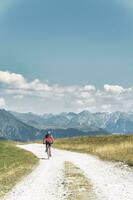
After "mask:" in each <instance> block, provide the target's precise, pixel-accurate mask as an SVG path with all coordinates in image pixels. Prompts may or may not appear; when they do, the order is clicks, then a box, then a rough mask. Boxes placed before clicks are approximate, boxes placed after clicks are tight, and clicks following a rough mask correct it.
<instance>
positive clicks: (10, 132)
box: [0, 110, 106, 141]
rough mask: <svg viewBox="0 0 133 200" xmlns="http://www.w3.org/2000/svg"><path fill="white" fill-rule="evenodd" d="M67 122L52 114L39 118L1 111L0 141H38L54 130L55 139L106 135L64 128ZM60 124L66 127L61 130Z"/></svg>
mask: <svg viewBox="0 0 133 200" xmlns="http://www.w3.org/2000/svg"><path fill="white" fill-rule="evenodd" d="M19 116H21V117H19ZM68 118H69V120H70V118H71V117H70V116H69V117H68ZM49 120H50V122H49ZM44 121H45V123H44ZM66 122H67V119H66V118H65V117H62V116H61V115H60V116H58V117H57V119H56V120H55V117H54V115H52V114H50V115H49V114H48V115H47V116H46V115H45V116H38V115H36V114H32V113H27V114H21V113H13V112H9V111H6V110H0V139H10V140H18V141H31V140H38V139H42V138H43V137H44V134H46V132H47V131H48V130H49V129H50V130H51V129H52V130H54V136H55V137H72V136H79V135H97V134H106V132H105V131H104V130H102V129H99V128H97V129H92V128H88V127H87V128H86V130H85V129H84V130H82V129H79V128H78V127H75V128H64V127H65V126H66V124H65V123H66ZM43 123H44V124H45V130H44V129H42V125H43ZM58 123H60V126H61V125H62V124H63V126H64V127H63V126H62V127H61V128H59V126H58ZM51 124H52V125H51Z"/></svg>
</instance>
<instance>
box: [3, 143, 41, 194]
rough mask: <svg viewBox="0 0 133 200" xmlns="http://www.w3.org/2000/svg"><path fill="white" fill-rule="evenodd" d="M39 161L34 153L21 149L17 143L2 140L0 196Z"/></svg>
mask: <svg viewBox="0 0 133 200" xmlns="http://www.w3.org/2000/svg"><path fill="white" fill-rule="evenodd" d="M37 162H38V159H37V158H36V157H35V156H34V155H33V154H32V153H30V152H27V151H25V150H22V149H19V148H18V147H16V143H14V142H8V141H0V197H2V196H3V195H4V194H5V193H7V192H8V191H9V190H10V189H11V188H12V187H13V186H14V185H15V184H16V182H17V181H18V180H20V179H21V178H22V176H24V175H25V174H28V173H29V172H30V171H31V170H32V168H33V166H34V165H35V164H37Z"/></svg>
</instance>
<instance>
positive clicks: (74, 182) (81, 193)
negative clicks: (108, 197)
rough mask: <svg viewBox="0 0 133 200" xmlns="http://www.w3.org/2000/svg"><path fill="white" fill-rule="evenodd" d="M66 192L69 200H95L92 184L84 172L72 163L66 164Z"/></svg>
mask: <svg viewBox="0 0 133 200" xmlns="http://www.w3.org/2000/svg"><path fill="white" fill-rule="evenodd" d="M64 174H65V185H64V186H65V190H66V191H67V200H88V199H89V200H92V199H93V200H94V199H96V198H95V197H96V196H95V194H94V192H93V187H92V184H91V183H89V181H88V179H87V178H86V177H85V175H84V174H83V173H82V171H81V170H80V169H79V168H77V167H76V166H75V165H73V164H72V163H71V162H65V168H64Z"/></svg>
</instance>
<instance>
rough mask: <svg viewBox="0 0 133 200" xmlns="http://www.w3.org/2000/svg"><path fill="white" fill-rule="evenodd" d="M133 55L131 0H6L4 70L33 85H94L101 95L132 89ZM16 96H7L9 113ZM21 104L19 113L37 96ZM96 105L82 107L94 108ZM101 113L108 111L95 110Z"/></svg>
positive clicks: (1, 33)
mask: <svg viewBox="0 0 133 200" xmlns="http://www.w3.org/2000/svg"><path fill="white" fill-rule="evenodd" d="M132 54H133V3H132V1H131V0H121V1H120V0H82V1H81V0H71V1H70V0H67V1H63V0H56V1H55V0H50V1H45V0H37V1H36V0H1V1H0V70H1V71H2V72H5V71H9V72H10V73H15V74H21V75H22V76H23V77H24V78H25V79H26V80H27V82H33V81H34V80H35V79H39V81H40V82H43V83H46V82H47V83H48V84H49V85H51V87H54V85H56V84H58V85H59V87H72V86H74V85H78V86H79V87H82V86H83V85H93V86H95V87H96V89H97V90H101V91H102V90H103V88H104V86H105V85H111V86H112V85H115V86H117V85H118V86H120V87H123V88H131V87H132V85H133V78H132V74H133V56H132ZM8 75H9V74H8ZM10 75H11V74H10ZM2 80H3V79H2ZM2 84H3V83H2ZM8 95H9V94H8ZM12 98H13V96H11V95H10V97H9V96H5V94H1V100H2V99H5V101H6V102H7V103H6V104H8V106H7V107H8V108H9V109H15V106H13V100H12ZM32 99H33V97H32ZM16 101H17V100H16ZM21 101H22V102H21V103H19V104H21V105H19V106H18V108H17V110H19V109H20V107H22V109H21V111H25V110H27V108H26V106H25V104H26V103H25V102H29V101H31V98H30V99H29V97H26V96H25V98H21ZM32 101H33V100H32ZM38 101H39V99H38ZM38 101H37V102H38ZM62 101H63V100H62ZM2 102H3V100H2ZM19 102H20V99H19ZM41 102H42V101H41ZM45 103H46V99H45ZM60 103H61V102H60ZM54 104H57V102H56V103H55V102H54V103H53V107H52V109H50V107H51V105H52V103H51V104H49V105H47V112H52V111H53V112H58V110H56V109H55V105H54ZM95 104H96V103H95ZM110 104H111V102H110ZM39 105H40V106H39ZM67 105H68V108H67ZM41 106H42V105H41V104H40V103H38V104H37V105H36V106H34V107H36V109H33V108H31V110H30V111H34V112H41V110H42V109H41ZM95 106H96V105H93V106H91V105H86V107H83V108H81V109H84V108H88V109H90V110H93V109H92V107H95ZM69 107H70V108H69ZM96 107H97V106H96ZM105 107H106V106H105ZM107 107H108V106H107ZM48 108H49V109H48ZM79 109H80V108H79ZM115 109H116V108H115ZM115 109H114V110H115ZM45 110H46V108H44V110H43V111H44V112H45ZM64 110H65V111H68V110H74V111H77V110H78V107H76V108H74V107H72V106H70V105H69V103H68V102H67V103H66V104H65V106H64V105H62V106H61V108H60V111H64ZM99 110H102V108H101V109H100V108H99V109H94V111H99Z"/></svg>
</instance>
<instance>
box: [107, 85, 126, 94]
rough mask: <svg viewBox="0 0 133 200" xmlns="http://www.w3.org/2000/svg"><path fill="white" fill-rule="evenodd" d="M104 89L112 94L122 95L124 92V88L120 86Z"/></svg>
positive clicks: (110, 86) (109, 86)
mask: <svg viewBox="0 0 133 200" xmlns="http://www.w3.org/2000/svg"><path fill="white" fill-rule="evenodd" d="M104 89H105V91H106V92H111V93H121V92H124V88H123V87H121V86H119V85H108V84H106V85H104Z"/></svg>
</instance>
